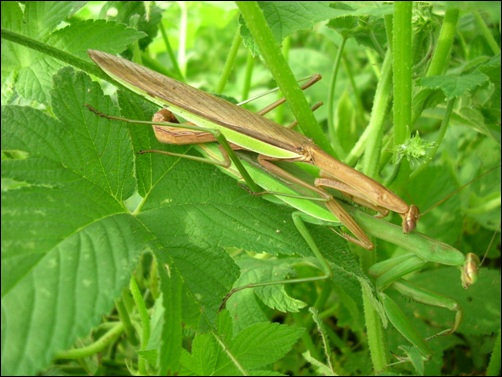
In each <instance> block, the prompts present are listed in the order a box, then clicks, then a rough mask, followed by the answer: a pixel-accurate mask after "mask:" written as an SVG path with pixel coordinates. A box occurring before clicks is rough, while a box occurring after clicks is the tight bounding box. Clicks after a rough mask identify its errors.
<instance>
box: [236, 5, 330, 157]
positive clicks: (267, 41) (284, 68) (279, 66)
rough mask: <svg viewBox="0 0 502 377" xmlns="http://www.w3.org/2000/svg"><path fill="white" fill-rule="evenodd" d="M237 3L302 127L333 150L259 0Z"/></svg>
mask: <svg viewBox="0 0 502 377" xmlns="http://www.w3.org/2000/svg"><path fill="white" fill-rule="evenodd" d="M237 6H238V7H239V9H240V11H241V14H242V17H243V18H244V20H245V21H246V25H247V27H248V28H249V31H250V32H251V35H252V36H253V39H254V41H255V42H256V44H257V45H258V47H259V49H260V53H261V55H262V56H263V59H264V60H265V62H266V63H267V66H268V68H269V69H270V72H271V73H272V76H274V79H275V80H276V82H277V84H278V85H279V87H280V88H281V90H282V93H283V94H284V97H285V98H286V99H287V102H288V104H289V106H290V108H291V110H292V112H293V114H294V115H295V118H296V119H297V120H298V122H299V124H300V127H301V129H302V131H303V132H304V133H305V135H306V136H308V137H310V138H311V139H313V140H314V141H315V142H316V143H317V144H318V145H319V146H320V147H321V148H322V149H324V150H325V151H327V152H328V153H330V154H333V153H334V150H333V147H331V144H330V143H329V141H328V139H327V138H326V135H325V134H324V132H323V131H322V129H321V127H320V126H319V124H318V123H317V121H316V119H315V117H314V114H313V113H312V110H311V109H310V106H309V104H308V102H307V100H306V98H305V96H304V95H303V93H302V90H301V89H300V87H299V86H298V82H297V81H296V79H295V77H294V75H293V73H292V72H291V69H290V68H289V66H288V64H287V63H286V60H285V59H284V57H283V56H282V54H281V51H280V49H279V48H278V46H277V43H276V42H275V39H274V36H273V34H272V31H271V30H270V27H269V25H268V24H267V21H266V20H265V16H264V15H263V12H262V10H261V8H260V7H259V5H258V3H257V2H256V1H249V2H248V1H238V2H237Z"/></svg>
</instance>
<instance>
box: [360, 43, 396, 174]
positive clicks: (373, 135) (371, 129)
mask: <svg viewBox="0 0 502 377" xmlns="http://www.w3.org/2000/svg"><path fill="white" fill-rule="evenodd" d="M390 55H391V54H390V51H387V55H386V57H385V60H384V62H383V65H382V76H381V78H380V80H379V81H378V86H377V89H376V92H375V100H374V102H373V108H372V109H371V117H370V122H369V124H368V131H367V132H368V134H367V140H368V143H367V145H366V148H365V151H364V156H363V167H362V171H363V172H364V174H366V175H368V176H370V177H372V178H376V177H377V176H378V161H380V153H381V149H382V137H383V125H384V120H385V115H386V113H387V111H386V110H387V105H388V103H389V99H390V96H391V88H392V87H391V77H392V75H391V73H392V64H391V56H390Z"/></svg>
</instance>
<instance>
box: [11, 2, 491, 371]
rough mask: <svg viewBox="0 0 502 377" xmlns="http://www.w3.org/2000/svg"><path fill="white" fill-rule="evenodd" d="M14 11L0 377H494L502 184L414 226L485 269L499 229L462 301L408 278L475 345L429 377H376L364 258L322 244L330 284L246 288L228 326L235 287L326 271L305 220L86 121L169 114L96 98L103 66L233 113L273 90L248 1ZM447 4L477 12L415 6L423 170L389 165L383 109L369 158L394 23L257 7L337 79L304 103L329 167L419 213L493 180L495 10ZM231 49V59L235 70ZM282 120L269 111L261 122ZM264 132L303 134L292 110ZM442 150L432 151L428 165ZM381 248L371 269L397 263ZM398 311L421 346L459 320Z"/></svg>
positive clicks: (414, 109)
mask: <svg viewBox="0 0 502 377" xmlns="http://www.w3.org/2000/svg"><path fill="white" fill-rule="evenodd" d="M1 6H2V375H4V374H8V375H13V374H14V375H18V374H28V375H33V374H36V373H40V372H43V371H45V373H51V374H52V373H58V374H59V373H69V374H82V373H89V374H111V373H114V374H116V373H131V374H132V373H137V372H139V373H142V374H166V373H168V374H191V375H209V374H216V375H235V374H253V375H258V374H262V375H263V374H266V375H272V374H273V375H284V374H294V375H300V374H306V375H307V374H314V375H317V374H332V373H335V372H336V373H338V374H356V375H357V374H365V375H366V374H369V373H380V372H382V373H383V372H385V373H404V374H410V373H413V374H421V373H422V374H431V375H434V374H440V373H443V374H459V373H462V374H467V373H468V374H477V373H488V374H490V373H495V374H497V369H496V365H495V366H494V363H496V360H495V361H494V359H496V357H494V358H493V359H492V364H491V365H490V366H488V365H489V357H490V354H491V352H492V350H493V349H494V346H495V348H496V345H497V341H498V345H499V347H500V271H499V266H500V235H499V232H500V166H499V167H498V168H497V169H495V170H494V171H493V172H491V173H490V174H487V175H485V176H483V177H482V178H481V179H479V180H477V181H476V182H474V183H472V184H471V185H469V186H468V187H466V188H465V189H463V190H462V191H461V192H460V193H457V194H455V195H454V196H453V197H452V198H451V199H449V200H448V201H447V202H446V203H444V204H442V205H441V206H440V207H437V208H434V209H433V210H432V211H431V212H430V213H429V214H427V216H425V217H424V218H423V219H421V223H420V226H419V228H418V231H419V232H422V233H424V234H426V235H427V236H428V237H431V238H434V239H436V240H438V241H442V242H445V243H448V244H451V245H452V246H454V247H456V248H458V249H459V250H461V251H462V252H465V253H467V252H474V253H476V254H478V255H479V256H482V254H483V253H484V252H485V250H487V248H488V245H489V244H490V240H491V239H492V235H493V233H494V232H496V236H495V242H494V243H493V244H492V246H491V249H490V250H489V253H488V259H487V261H486V262H485V265H484V266H483V268H482V270H481V271H480V279H479V282H478V283H477V284H476V285H475V286H473V287H472V288H471V289H470V290H469V291H464V290H463V289H462V288H461V286H460V282H459V272H458V270H457V269H455V268H452V267H444V266H430V267H428V268H427V269H426V271H422V272H420V273H416V274H414V275H413V276H412V277H411V278H410V279H411V280H412V281H414V282H416V283H419V284H420V285H421V286H423V287H426V288H427V289H430V290H436V291H438V292H440V293H442V294H444V295H445V296H448V297H452V298H454V299H456V300H457V301H459V303H460V304H461V306H462V308H463V309H464V321H463V323H462V325H461V327H460V328H459V330H458V332H457V333H455V334H453V335H450V336H446V337H441V338H436V339H433V340H431V341H430V342H429V343H430V347H431V348H432V351H433V358H432V360H431V361H429V362H426V363H425V367H424V366H420V362H417V363H415V364H413V365H412V364H410V363H406V364H403V365H399V366H395V367H387V365H386V366H385V368H386V369H385V370H381V369H379V368H378V367H377V366H376V364H375V362H374V360H372V356H374V355H371V354H370V347H371V346H370V345H368V336H370V335H368V327H369V326H371V324H369V323H368V320H367V317H366V316H365V314H366V315H367V313H365V312H364V310H365V309H363V299H362V293H361V292H362V291H361V287H363V288H364V291H365V292H367V293H368V294H369V296H370V299H371V300H373V301H374V302H373V304H374V305H375V306H377V307H378V305H377V304H376V301H377V296H376V294H375V288H374V283H373V280H372V279H371V278H370V277H368V276H367V275H366V273H365V269H366V267H361V266H360V261H359V259H358V257H359V255H360V254H361V253H362V254H363V259H364V253H367V252H366V251H363V252H361V251H360V250H356V249H355V248H354V247H353V246H352V245H347V243H346V242H345V241H344V240H342V239H341V238H339V237H337V236H336V235H335V234H334V233H333V232H331V231H330V230H329V229H327V228H323V227H319V226H317V227H316V226H309V229H310V230H311V231H312V235H313V236H314V238H315V240H316V242H317V243H318V245H319V247H320V249H321V251H322V252H323V254H324V255H325V256H326V258H327V259H328V260H329V262H330V265H331V267H332V269H333V271H334V277H333V279H332V280H330V281H327V282H324V283H322V284H319V285H316V284H313V283H309V284H295V285H290V286H286V287H281V286H273V287H266V288H260V289H254V290H244V291H242V292H239V293H237V294H235V295H234V296H233V297H232V298H231V299H230V300H229V301H228V304H227V310H224V311H222V312H221V313H220V312H219V311H218V308H219V306H220V304H221V302H222V299H223V297H225V295H226V294H227V293H228V292H229V291H230V289H231V288H232V286H240V285H242V284H246V283H247V282H253V281H257V280H258V281H269V280H271V279H275V280H277V279H282V278H285V277H287V276H293V275H296V276H298V277H302V276H312V275H316V274H319V271H318V270H317V269H316V266H317V263H316V261H315V260H314V259H313V255H312V253H311V251H310V250H309V248H308V246H307V244H306V243H305V241H304V240H303V238H302V237H301V236H300V235H299V233H298V232H297V230H296V228H295V227H294V225H293V223H292V221H291V212H292V210H291V209H290V208H287V207H285V206H279V205H276V204H273V203H271V202H269V201H266V200H264V199H263V198H260V197H256V196H252V195H249V193H248V192H247V191H246V190H243V189H242V188H241V187H240V186H239V185H237V184H236V182H235V181H234V180H233V179H231V178H230V177H228V176H227V175H225V174H223V173H222V172H221V171H220V170H219V169H217V168H215V167H212V166H206V165H203V164H199V163H196V162H193V161H187V160H184V159H178V158H170V157H165V156H159V155H152V154H147V155H138V154H137V153H136V152H137V151H139V150H141V149H165V150H170V151H176V152H178V153H183V152H187V153H195V152H193V151H192V150H190V148H188V147H171V146H164V145H160V144H159V143H158V142H157V141H156V140H155V138H154V136H153V133H152V132H151V130H150V128H149V127H144V128H143V127H139V126H134V125H124V124H121V123H120V122H116V121H109V120H106V119H102V118H98V117H96V116H95V115H94V114H92V113H90V112H89V111H88V110H87V109H86V108H85V107H84V104H91V105H92V106H94V107H96V108H99V109H100V110H101V111H103V112H105V113H107V114H111V115H121V116H124V117H127V118H130V119H144V120H148V119H150V118H151V115H152V114H153V113H154V112H155V111H156V108H155V107H154V106H153V105H152V104H150V103H149V102H147V101H145V100H144V99H143V98H140V97H138V96H136V95H133V94H131V93H129V92H126V91H118V92H117V91H116V90H115V87H113V86H111V85H109V84H108V83H106V82H105V81H103V80H100V81H99V82H97V81H93V79H95V78H96V77H99V78H102V79H103V78H105V77H104V75H102V73H100V71H99V70H98V69H97V68H96V67H95V66H94V65H93V64H92V63H91V61H90V59H89V58H88V57H87V54H86V51H87V50H88V49H97V50H102V51H106V52H109V53H113V54H122V55H123V56H125V57H127V58H129V59H132V60H134V61H136V62H138V63H140V64H143V65H146V66H148V67H150V68H151V69H155V70H158V71H159V72H161V73H164V74H166V75H169V76H172V77H175V78H178V79H183V80H186V81H187V82H188V83H190V84H191V85H193V86H196V87H198V88H201V89H203V90H207V91H210V92H214V91H217V92H221V93H223V94H225V96H228V97H234V98H237V99H241V98H242V99H243V98H246V97H248V96H252V95H254V94H257V93H262V92H263V91H264V90H267V89H268V88H270V87H274V86H275V85H274V83H273V80H272V79H271V75H270V73H269V68H271V67H270V65H273V64H275V63H270V62H269V63H268V64H269V67H267V66H266V65H265V64H263V61H262V60H261V59H260V57H254V58H253V57H252V55H251V54H250V53H249V52H248V51H254V52H255V53H256V54H257V52H258V51H259V47H258V46H257V43H256V42H257V41H255V40H254V38H253V37H252V36H251V35H252V33H251V32H250V31H249V30H248V29H247V27H246V26H245V21H244V20H243V19H242V17H239V10H238V8H237V6H236V5H235V4H234V3H227V2H225V3H224V2H211V3H204V2H178V3H158V4H157V3H153V2H144V3H143V2H109V3H104V2H91V3H87V4H86V3H83V2H27V3H18V2H2V4H1ZM454 6H455V7H458V6H461V7H462V8H452V7H450V6H449V5H447V4H446V3H440V2H437V3H430V4H425V3H420V4H418V3H417V4H414V5H413V13H412V21H413V24H412V31H413V48H410V49H409V51H408V52H410V53H411V54H412V57H411V61H412V62H413V66H412V71H411V72H412V77H413V87H412V88H411V89H410V90H412V93H413V97H412V98H413V101H412V102H411V103H410V104H409V106H407V107H406V111H408V112H409V114H410V117H411V118H410V119H411V120H412V123H411V124H409V125H406V126H409V129H408V132H407V135H408V136H409V135H411V134H414V133H415V132H416V131H418V132H419V135H420V137H421V140H422V141H418V144H412V143H410V144H407V146H406V148H403V150H404V153H403V150H400V153H402V156H403V157H402V161H409V162H402V163H401V164H398V165H396V164H395V162H396V161H397V157H396V155H398V153H397V151H396V149H395V148H393V147H392V142H391V135H392V131H391V126H392V125H393V116H394V117H398V115H396V113H395V112H393V111H392V106H388V105H387V103H386V102H384V103H383V105H384V106H383V110H382V112H381V115H382V116H383V117H382V125H383V130H384V131H382V133H381V134H380V135H378V137H376V138H369V139H364V138H363V141H361V139H360V137H361V135H363V131H364V129H365V128H366V126H367V125H368V123H370V122H372V121H373V120H372V119H374V118H373V117H375V114H376V113H377V109H376V108H375V107H373V104H374V103H378V101H379V99H380V98H379V97H378V96H379V95H380V94H379V93H378V91H377V92H376V89H377V87H378V85H379V84H378V83H379V81H380V80H381V79H382V77H381V75H382V71H383V72H385V70H384V69H382V67H383V61H384V57H385V56H386V54H390V53H388V52H387V51H388V50H389V42H388V41H389V38H390V36H391V33H392V28H391V27H390V26H389V25H391V23H390V20H391V19H392V16H393V15H394V17H397V16H395V12H396V9H394V6H393V5H391V4H376V5H375V4H371V5H370V4H353V3H344V2H340V3H332V4H329V3H325V2H308V3H307V2H299V3H276V2H263V3H260V7H261V9H262V11H263V14H264V15H265V17H266V20H267V23H268V25H269V26H270V29H271V31H272V33H273V35H274V38H275V39H276V42H278V43H282V52H283V54H284V55H285V56H286V59H287V62H288V65H289V67H290V68H291V70H292V72H293V74H294V75H295V77H297V78H300V77H305V76H308V75H310V74H312V73H321V74H322V75H323V76H324V80H322V81H321V82H320V83H318V84H317V85H315V86H314V87H312V88H310V89H309V90H308V91H307V92H306V94H305V95H306V97H307V99H308V102H309V103H311V104H313V103H315V102H317V101H324V102H325V103H326V104H327V105H326V106H323V107H321V109H319V110H318V111H317V112H316V118H317V120H318V121H319V123H320V124H321V126H322V127H323V130H324V131H325V134H326V135H327V140H328V141H329V143H330V145H329V148H330V149H331V148H332V149H333V150H334V153H336V154H337V155H338V157H339V158H340V159H342V160H344V161H346V162H348V163H350V164H353V165H354V164H355V163H356V162H357V161H358V160H359V159H360V158H361V155H362V154H363V152H365V153H366V154H369V153H370V149H371V150H373V149H376V153H377V155H378V160H377V161H374V164H375V165H376V166H375V169H376V172H377V173H376V177H377V178H378V180H380V181H382V182H385V183H388V184H389V185H391V187H392V188H393V190H395V191H396V192H399V193H400V194H401V196H403V197H404V198H405V199H406V200H407V201H408V202H412V203H415V204H417V205H418V206H419V207H420V208H423V209H426V208H429V207H430V206H431V205H433V204H434V203H436V202H437V201H438V200H440V199H443V198H444V197H445V196H447V195H448V194H450V193H452V192H454V191H455V190H456V189H457V188H458V187H460V186H461V185H462V184H463V183H466V182H468V181H470V180H471V179H473V178H475V177H476V176H478V175H479V174H480V173H482V172H485V171H487V170H488V169H490V168H493V167H496V166H497V165H499V164H500V48H499V45H498V43H496V41H499V40H500V33H499V30H500V3H481V4H477V3H472V4H462V5H460V4H458V3H457V4H456V5H454ZM145 7H146V8H145ZM445 14H446V15H447V17H448V15H451V14H457V15H458V21H455V23H454V34H453V35H452V39H451V40H452V42H453V44H452V47H451V50H450V51H449V54H446V58H445V60H444V61H442V62H440V63H439V64H438V67H439V68H438V71H437V72H435V73H434V74H429V73H430V72H431V65H434V64H436V62H433V63H431V60H430V59H431V56H432V55H434V53H435V52H436V51H437V50H438V49H439V47H438V35H439V32H440V29H441V27H442V26H444V24H445V21H444V20H445ZM13 33H15V34H13ZM236 34H238V35H240V36H241V37H240V36H239V37H236ZM239 38H242V41H243V43H242V44H240V43H241V42H240V39H239ZM167 41H169V44H168V43H167ZM236 41H237V42H236ZM238 43H239V44H238ZM340 46H344V48H343V55H341V60H340V66H338V65H337V64H336V57H337V54H338V53H339V51H340ZM170 50H171V53H169V51H170ZM232 51H235V52H236V55H235V60H234V61H232V60H230V59H228V61H230V62H231V63H232V65H229V66H226V65H225V63H226V61H227V58H228V57H229V56H232V54H231V52H232ZM394 64H395V65H396V66H397V65H398V64H399V63H394ZM337 67H339V68H337ZM395 68H396V67H395ZM436 68H437V67H436ZM335 72H336V73H337V75H336V81H335V80H332V77H333V76H334V73H335ZM89 74H91V75H94V77H93V79H91V77H90V76H89ZM105 79H106V78H105ZM331 89H333V90H331ZM394 90H395V91H396V93H395V97H396V98H398V96H399V95H400V92H398V91H397V90H396V89H394ZM285 92H286V91H285ZM375 92H376V94H375ZM330 93H331V94H330ZM387 95H389V97H391V89H390V88H389V91H388V92H387ZM391 98H392V97H391ZM396 101H397V99H396ZM270 102H271V100H270V96H268V97H267V98H265V99H259V100H257V101H255V102H253V103H252V104H251V108H254V109H259V108H261V107H263V106H264V105H266V104H268V103H270ZM391 103H392V102H391ZM448 106H451V116H450V113H449V107H448ZM271 117H272V118H273V119H274V120H275V121H277V122H278V123H281V124H287V123H288V122H290V121H292V120H293V116H292V114H291V113H290V112H289V111H288V108H287V107H282V108H280V109H278V110H276V111H274V113H273V114H272V115H271ZM445 118H446V119H448V118H449V124H448V129H447V130H446V133H445V134H444V137H442V136H440V135H441V131H439V130H440V125H441V122H442V121H443V119H445ZM306 132H309V131H306ZM314 134H315V133H314ZM438 135H439V136H438ZM323 137H324V136H323ZM416 140H418V139H415V142H416ZM427 141H428V142H436V147H437V148H438V150H437V152H436V153H435V154H433V153H432V152H431V151H432V150H433V148H434V147H430V144H427ZM319 142H320V143H321V141H319ZM361 146H362V147H361ZM393 153H394V155H393ZM406 157H407V158H406ZM428 157H431V158H428ZM363 158H364V157H363ZM408 165H409V166H408ZM395 166H400V167H401V170H400V171H398V169H396V168H395ZM360 168H361V169H363V170H365V169H366V165H365V164H364V163H363V164H360ZM407 171H408V172H407ZM410 172H411V173H410ZM403 176H404V178H403ZM391 221H394V222H396V223H397V222H399V220H398V219H392V220H391ZM375 242H376V244H377V248H376V252H375V254H373V255H375V258H377V259H378V260H386V259H388V258H391V257H392V256H394V255H399V253H401V252H402V251H401V250H399V248H398V247H397V246H395V245H393V244H390V243H387V242H384V241H379V240H376V241H375ZM363 265H364V263H363ZM389 294H390V295H391V296H392V297H393V298H394V299H395V300H396V301H397V302H398V303H399V305H400V306H401V307H402V308H403V310H405V312H406V313H407V315H408V317H409V318H412V319H413V323H414V325H416V326H417V327H418V329H419V332H420V333H421V334H423V335H424V336H425V335H432V334H434V333H436V332H438V331H439V330H441V329H444V328H446V327H447V326H449V324H450V323H451V321H452V318H453V314H452V313H451V312H448V311H445V310H441V309H436V308H432V307H427V306H425V307H424V306H423V305H420V304H418V303H415V302H410V301H409V300H406V299H403V298H402V297H400V296H399V295H398V294H397V293H396V292H389ZM310 307H315V308H316V310H317V311H316V310H313V309H311V308H310ZM309 308H310V310H309ZM366 310H367V308H366ZM382 321H384V323H385V322H386V319H385V318H382ZM497 334H498V338H497ZM381 338H382V340H383V343H384V344H383V345H382V347H384V350H383V352H384V353H386V354H387V362H388V363H391V362H393V361H394V360H393V359H392V358H391V357H390V354H391V353H392V354H397V355H403V346H404V347H409V348H411V345H410V344H409V343H407V341H406V340H405V339H404V338H403V337H402V336H401V335H400V334H399V333H397V331H396V330H395V329H394V328H393V327H392V326H391V325H389V326H388V327H387V328H386V329H385V330H384V332H383V333H382V335H381ZM497 339H498V340H497ZM370 342H371V340H370ZM371 352H374V351H373V350H372V351H371ZM405 352H407V351H405ZM408 354H413V351H409V352H408ZM499 367H500V364H499ZM387 368H389V369H387ZM424 368H425V369H424ZM487 368H488V369H487ZM490 368H491V369H490ZM494 368H495V372H493V369H494Z"/></svg>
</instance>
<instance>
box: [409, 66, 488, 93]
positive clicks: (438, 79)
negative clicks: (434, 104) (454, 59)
mask: <svg viewBox="0 0 502 377" xmlns="http://www.w3.org/2000/svg"><path fill="white" fill-rule="evenodd" d="M487 81H488V76H486V75H484V74H483V73H481V72H479V71H474V72H471V73H468V74H465V75H460V76H453V75H448V76H429V77H422V78H420V79H419V80H418V84H419V85H420V86H423V87H424V88H429V89H440V90H441V91H442V92H443V93H444V95H445V96H446V99H448V100H450V99H453V98H456V97H460V96H462V95H463V94H465V93H467V92H470V91H472V90H473V89H474V88H476V87H478V86H481V85H484V84H485V83H486V82H487Z"/></svg>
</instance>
